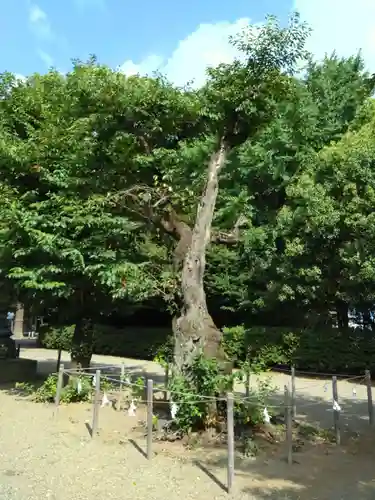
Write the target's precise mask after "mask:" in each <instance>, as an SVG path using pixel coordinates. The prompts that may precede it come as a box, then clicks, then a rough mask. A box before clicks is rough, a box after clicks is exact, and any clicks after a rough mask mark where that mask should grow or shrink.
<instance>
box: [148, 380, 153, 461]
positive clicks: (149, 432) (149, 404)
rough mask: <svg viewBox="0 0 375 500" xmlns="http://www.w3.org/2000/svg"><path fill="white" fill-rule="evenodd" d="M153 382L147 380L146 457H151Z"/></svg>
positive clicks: (149, 458)
mask: <svg viewBox="0 0 375 500" xmlns="http://www.w3.org/2000/svg"><path fill="white" fill-rule="evenodd" d="M153 386H154V382H153V380H152V379H148V380H147V459H148V460H151V458H152V430H153V416H154V415H153V399H154V388H153Z"/></svg>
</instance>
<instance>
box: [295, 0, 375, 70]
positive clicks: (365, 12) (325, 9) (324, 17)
mask: <svg viewBox="0 0 375 500" xmlns="http://www.w3.org/2000/svg"><path fill="white" fill-rule="evenodd" d="M294 6H295V9H296V10H298V11H299V13H300V14H301V18H302V19H303V20H305V21H307V22H308V23H309V25H310V26H311V27H312V28H313V33H312V35H311V37H310V39H309V41H308V46H307V48H308V50H310V51H311V52H312V53H313V54H314V55H315V56H316V57H317V58H322V57H324V54H325V53H328V54H331V53H332V52H333V51H334V50H335V51H336V52H337V54H338V55H339V56H344V57H348V56H350V55H353V54H355V53H356V52H358V50H359V49H362V54H363V57H364V60H365V62H366V65H367V67H368V69H369V70H371V71H375V0H355V1H354V0H295V1H294Z"/></svg>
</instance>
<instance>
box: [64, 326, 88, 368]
mask: <svg viewBox="0 0 375 500" xmlns="http://www.w3.org/2000/svg"><path fill="white" fill-rule="evenodd" d="M93 337H94V324H93V321H92V319H91V318H87V317H82V318H79V319H78V320H77V322H76V326H75V329H74V334H73V339H72V348H71V353H70V355H71V360H72V368H77V369H85V368H89V367H90V362H91V358H92V354H93Z"/></svg>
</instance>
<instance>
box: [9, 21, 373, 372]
mask: <svg viewBox="0 0 375 500" xmlns="http://www.w3.org/2000/svg"><path fill="white" fill-rule="evenodd" d="M308 35H309V29H308V27H307V26H305V25H304V24H302V23H300V21H299V19H298V16H292V18H291V19H290V22H289V24H288V25H287V26H286V27H283V26H280V25H279V23H278V21H277V20H276V19H275V18H269V19H268V20H267V22H266V23H265V24H264V25H263V26H262V27H260V28H258V27H254V26H249V27H248V29H246V30H245V31H244V32H243V33H241V34H239V35H238V37H237V38H235V39H234V40H233V43H234V44H235V45H236V46H237V48H239V50H240V52H241V54H242V55H241V56H240V57H239V58H238V59H237V60H235V61H234V62H232V63H230V64H220V65H218V66H217V67H214V68H210V69H209V70H208V74H207V82H206V84H205V85H204V86H203V87H202V88H200V89H198V90H194V89H191V88H188V87H187V88H177V87H175V86H174V85H173V84H172V83H170V82H168V81H167V80H166V79H165V78H164V77H163V76H162V75H155V76H153V77H141V76H131V77H127V76H125V75H123V74H122V73H120V72H119V71H116V70H113V69H111V68H109V67H106V66H104V65H101V64H99V63H98V62H97V61H96V60H95V59H90V60H89V61H87V62H86V63H83V62H80V61H75V62H74V64H73V67H72V70H71V71H70V72H69V73H67V74H66V75H61V74H60V73H58V72H57V71H54V70H51V71H49V72H48V73H47V74H44V75H40V74H34V75H31V76H29V77H28V78H27V79H26V81H24V82H20V81H17V80H16V79H15V77H14V76H12V75H11V74H8V73H4V74H3V75H2V76H1V80H0V97H1V99H0V172H1V177H0V189H1V195H2V196H1V199H0V213H1V219H0V220H1V232H0V234H1V239H0V243H1V246H0V258H1V263H2V264H1V269H2V273H3V276H4V278H6V279H7V280H11V282H12V283H14V286H15V287H16V290H17V291H18V293H19V294H21V295H22V294H25V293H30V294H32V295H33V297H39V298H43V300H44V301H45V304H46V307H56V306H57V307H58V308H61V310H64V311H66V314H67V315H68V316H69V315H70V318H69V321H70V322H74V323H76V331H75V335H74V343H75V351H74V352H75V357H76V359H77V361H79V362H81V363H87V362H88V361H89V359H90V356H91V350H90V344H91V343H92V323H93V322H95V321H96V320H97V318H98V315H100V313H101V312H103V310H105V308H106V307H107V305H108V304H111V303H113V302H114V301H116V300H117V301H118V300H123V301H124V304H125V307H126V304H127V305H128V306H129V307H130V305H131V304H133V305H134V304H136V303H139V302H141V301H143V300H146V299H150V298H155V297H159V298H160V299H162V300H163V301H165V303H166V304H168V306H169V307H170V308H171V310H172V311H173V313H174V314H175V315H176V321H175V322H174V330H175V338H176V342H175V360H176V363H177V364H178V365H179V367H180V368H181V369H182V368H183V366H184V364H186V363H188V364H189V363H191V362H192V359H193V358H194V357H195V356H196V354H197V352H198V351H202V350H203V352H205V353H206V354H208V355H210V356H213V357H218V358H220V356H221V351H220V336H221V333H220V330H219V329H218V328H216V326H215V324H214V322H213V321H212V319H211V317H210V314H209V312H208V309H209V308H208V306H207V301H206V293H207V295H208V304H209V305H210V304H211V303H212V301H216V304H217V305H218V307H220V308H222V309H224V310H227V311H236V312H237V313H238V314H239V315H242V317H244V316H245V315H248V316H249V317H251V318H253V320H255V321H259V322H264V321H270V322H278V323H279V324H291V323H293V324H298V325H299V326H300V325H306V324H311V322H315V323H317V322H323V323H325V324H327V323H329V322H331V323H332V322H333V321H335V318H336V320H337V321H338V323H339V324H340V325H341V326H347V325H348V321H349V313H350V311H357V312H358V313H360V314H362V315H363V317H366V318H367V319H366V321H367V322H368V323H369V324H370V323H371V319H370V317H371V311H372V310H373V308H374V300H375V295H374V292H375V289H374V285H373V283H374V279H373V276H374V274H375V262H374V258H373V246H374V243H373V242H374V237H373V224H372V219H373V211H372V202H373V198H374V196H375V195H374V190H375V176H374V175H373V171H374V154H375V149H374V145H373V142H374V141H373V133H374V128H375V107H374V104H373V99H372V94H373V92H374V88H375V79H374V78H373V77H372V76H371V75H370V74H368V73H367V72H366V71H365V68H364V63H363V61H362V59H361V56H360V55H353V56H352V57H350V58H346V59H345V58H339V57H338V56H337V55H336V54H332V55H331V56H326V58H325V59H324V60H323V61H320V62H317V61H314V60H313V59H312V58H311V56H310V55H309V54H307V53H306V52H305V49H304V44H305V41H306V39H307V37H308ZM301 65H304V70H303V72H301ZM219 186H220V187H219ZM206 260H207V265H206ZM205 271H206V272H205ZM270 313H271V315H270ZM270 316H272V319H270ZM90 325H91V326H90Z"/></svg>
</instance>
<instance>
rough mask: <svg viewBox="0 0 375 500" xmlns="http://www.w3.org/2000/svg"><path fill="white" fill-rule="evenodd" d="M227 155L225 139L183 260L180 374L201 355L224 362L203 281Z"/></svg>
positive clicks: (215, 158) (177, 336) (212, 162)
mask: <svg viewBox="0 0 375 500" xmlns="http://www.w3.org/2000/svg"><path fill="white" fill-rule="evenodd" d="M227 154H228V148H227V146H226V144H225V141H224V140H223V139H222V140H221V142H220V147H219V148H218V150H217V151H216V152H215V153H214V154H213V155H212V157H211V159H210V162H209V165H208V172H207V180H206V184H205V187H204V190H203V193H202V197H201V199H200V202H199V205H198V210H197V216H196V220H195V225H194V228H193V230H192V231H191V230H190V234H189V238H190V244H189V245H188V247H187V250H186V252H185V254H184V257H183V263H182V276H181V289H182V308H181V315H180V317H179V318H177V319H176V320H175V321H174V325H173V329H174V334H175V352H174V361H175V368H176V369H177V371H183V369H184V367H185V366H189V365H191V363H192V361H193V359H194V358H195V357H196V356H197V355H198V354H200V353H203V354H205V355H206V356H208V357H212V358H217V359H218V360H223V359H224V356H223V352H222V348H221V332H220V330H219V329H218V328H217V327H216V326H215V324H214V322H213V320H212V318H211V316H210V315H209V313H208V310H207V303H206V294H205V291H204V286H203V277H204V271H205V266H206V249H207V246H208V244H209V242H210V241H211V226H212V220H213V216H214V211H215V205H216V199H217V195H218V190H219V172H220V170H221V169H222V168H223V167H224V165H225V162H226V158H227ZM187 234H188V231H187V229H186V235H187ZM180 241H181V240H180Z"/></svg>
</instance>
